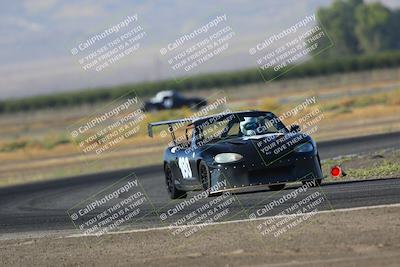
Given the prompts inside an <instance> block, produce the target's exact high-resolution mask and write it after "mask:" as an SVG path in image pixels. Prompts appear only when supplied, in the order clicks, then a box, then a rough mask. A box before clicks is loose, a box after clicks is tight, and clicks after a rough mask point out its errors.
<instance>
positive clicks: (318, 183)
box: [301, 179, 322, 187]
mask: <svg viewBox="0 0 400 267" xmlns="http://www.w3.org/2000/svg"><path fill="white" fill-rule="evenodd" d="M314 181H315V184H313V185H311V187H317V186H320V185H321V184H322V179H314ZM301 182H302V183H303V184H306V183H307V182H310V181H301Z"/></svg>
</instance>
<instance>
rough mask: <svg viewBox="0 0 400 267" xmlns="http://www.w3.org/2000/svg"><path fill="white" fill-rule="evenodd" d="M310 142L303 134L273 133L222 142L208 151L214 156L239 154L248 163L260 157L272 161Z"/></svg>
mask: <svg viewBox="0 0 400 267" xmlns="http://www.w3.org/2000/svg"><path fill="white" fill-rule="evenodd" d="M310 141H312V139H311V137H310V136H308V135H306V134H303V133H271V134H265V135H255V136H246V137H238V138H232V139H227V140H221V141H219V142H217V143H213V144H208V145H207V146H208V149H207V150H209V152H212V154H214V155H216V154H218V153H226V152H232V153H239V154H241V155H243V157H244V158H245V160H246V161H247V160H252V159H254V160H255V159H256V158H260V157H262V158H264V160H271V159H274V158H279V157H282V156H283V155H285V154H288V153H290V152H292V151H293V149H294V148H295V147H296V146H298V145H300V144H302V143H305V142H310ZM255 157H256V158H255ZM260 159H261V158H260Z"/></svg>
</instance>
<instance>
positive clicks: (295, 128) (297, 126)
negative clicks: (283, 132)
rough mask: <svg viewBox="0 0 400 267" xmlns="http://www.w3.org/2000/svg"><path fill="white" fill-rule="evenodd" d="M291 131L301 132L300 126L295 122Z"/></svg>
mask: <svg viewBox="0 0 400 267" xmlns="http://www.w3.org/2000/svg"><path fill="white" fill-rule="evenodd" d="M290 131H291V132H300V126H299V125H297V124H293V125H292V126H290Z"/></svg>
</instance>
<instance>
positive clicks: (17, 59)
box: [0, 0, 400, 98]
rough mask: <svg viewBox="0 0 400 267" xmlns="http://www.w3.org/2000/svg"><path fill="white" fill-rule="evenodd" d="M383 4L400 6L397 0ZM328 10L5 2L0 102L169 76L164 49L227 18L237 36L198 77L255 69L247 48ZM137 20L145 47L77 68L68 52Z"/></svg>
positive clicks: (313, 0) (273, 1)
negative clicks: (97, 66) (101, 65)
mask: <svg viewBox="0 0 400 267" xmlns="http://www.w3.org/2000/svg"><path fill="white" fill-rule="evenodd" d="M215 2H218V4H216V3H215ZM382 2H384V3H385V4H387V5H389V6H392V7H394V6H396V7H397V6H400V0H386V1H382ZM282 3H284V5H283V4H282ZM329 3H331V1H330V0H286V1H284V2H282V1H278V0H268V1H244V0H222V1H215V0H203V1H187V0H181V1H179V0H171V1H138V0H136V1H127V0H119V1H105V0H97V1H84V0H80V1H74V0H68V1H66V0H65V1H62V0H24V1H5V0H2V3H1V10H0V24H1V28H0V48H1V49H0V90H1V95H0V98H9V97H20V96H27V95H34V94H43V93H51V92H57V91H62V90H74V89H81V88H87V87H97V86H107V85H114V84H124V83H130V82H136V81H142V80H154V79H160V78H165V77H172V76H173V75H177V74H176V73H175V74H173V73H172V70H171V69H170V67H169V66H168V63H167V62H166V58H165V57H163V56H161V55H160V52H159V51H160V48H162V47H165V46H166V45H167V44H168V43H171V42H173V41H174V40H175V39H176V38H178V37H179V36H181V35H183V34H187V33H190V32H192V31H193V30H194V29H196V28H198V27H200V26H201V25H203V24H205V23H207V22H208V21H210V19H213V18H215V17H216V16H220V15H223V14H226V15H227V21H226V25H229V27H231V28H232V30H233V31H234V32H235V36H234V37H233V38H232V40H231V43H230V46H229V49H228V50H226V51H225V52H224V53H222V54H221V55H219V56H218V57H216V58H213V59H212V61H210V64H205V65H204V66H202V67H201V68H198V69H196V72H208V71H219V70H230V69H240V68H245V67H254V66H255V62H254V60H253V59H252V58H251V57H250V56H249V53H248V51H249V48H250V47H252V46H254V45H255V44H256V43H257V42H260V41H261V40H263V39H265V38H266V37H267V36H268V35H270V34H273V33H275V32H277V31H280V30H282V29H284V28H285V27H289V26H290V25H292V24H293V23H296V22H297V21H298V20H299V19H301V18H303V17H304V16H306V15H310V14H312V13H314V12H315V11H316V9H317V8H318V7H320V6H325V5H328V4H329ZM135 14H137V16H138V21H137V22H135V23H136V25H140V26H141V27H142V28H143V31H145V34H146V35H145V37H144V38H143V40H142V41H141V43H140V48H139V49H138V50H137V51H136V52H134V53H132V54H130V55H128V56H125V57H124V58H122V59H121V60H119V61H118V62H116V63H115V64H113V65H112V66H109V67H108V68H106V69H104V70H103V71H101V72H96V71H93V70H89V71H84V70H83V69H82V67H81V66H80V64H79V59H80V58H81V56H83V54H84V53H83V52H82V53H80V54H78V55H76V56H74V55H72V54H71V49H72V48H74V47H77V46H78V45H79V44H80V43H82V42H85V40H87V39H88V38H90V37H93V36H94V35H96V34H99V33H102V32H104V30H106V29H109V28H110V27H111V26H113V25H116V24H118V23H119V22H121V21H123V20H124V19H126V17H127V16H133V15H135ZM131 25H133V23H132V24H131ZM120 33H121V32H120ZM113 36H118V33H113ZM99 44H100V42H99ZM93 47H94V46H93ZM87 51H89V52H90V49H87V50H86V51H85V52H87ZM196 72H194V73H196ZM191 73H192V72H191Z"/></svg>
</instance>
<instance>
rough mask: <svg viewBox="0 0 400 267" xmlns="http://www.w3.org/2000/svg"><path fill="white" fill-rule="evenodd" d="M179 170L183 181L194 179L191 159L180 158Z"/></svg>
mask: <svg viewBox="0 0 400 267" xmlns="http://www.w3.org/2000/svg"><path fill="white" fill-rule="evenodd" d="M178 165H179V169H180V170H181V173H182V177H183V179H188V178H191V177H192V169H191V168H190V163H189V158H186V157H179V158H178Z"/></svg>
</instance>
